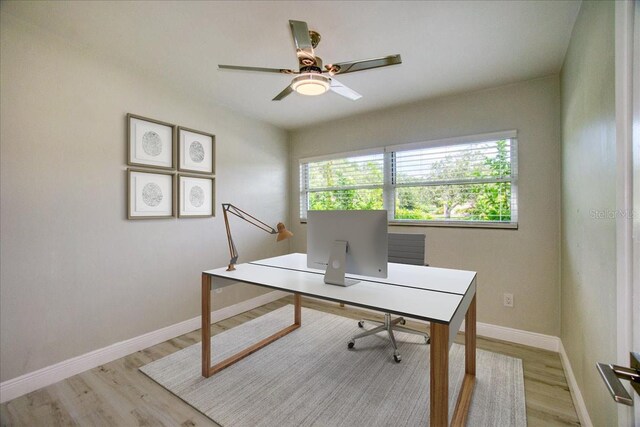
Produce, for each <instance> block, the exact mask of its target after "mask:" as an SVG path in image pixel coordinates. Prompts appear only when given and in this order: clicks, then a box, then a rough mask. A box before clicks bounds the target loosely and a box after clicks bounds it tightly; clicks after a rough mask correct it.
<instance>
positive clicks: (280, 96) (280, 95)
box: [272, 85, 293, 101]
mask: <svg viewBox="0 0 640 427" xmlns="http://www.w3.org/2000/svg"><path fill="white" fill-rule="evenodd" d="M291 92H293V88H292V87H291V85H289V86H287V87H286V88H284V90H283V91H282V92H280V93H279V94H277V95H276V97H275V98H273V99H272V101H280V100H281V99H282V98H284V97H285V96H287V95H289V94H290V93H291Z"/></svg>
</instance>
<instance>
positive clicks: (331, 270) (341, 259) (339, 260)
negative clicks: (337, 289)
mask: <svg viewBox="0 0 640 427" xmlns="http://www.w3.org/2000/svg"><path fill="white" fill-rule="evenodd" d="M348 248H349V246H348V244H347V242H346V241H344V240H336V241H335V242H333V246H332V247H331V253H330V254H329V263H328V264H327V270H326V271H325V273H324V283H327V284H329V285H338V286H351V285H355V284H356V283H358V282H359V280H353V279H347V278H345V277H344V274H345V272H346V267H347V251H348Z"/></svg>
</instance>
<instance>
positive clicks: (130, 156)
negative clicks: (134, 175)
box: [127, 114, 176, 170]
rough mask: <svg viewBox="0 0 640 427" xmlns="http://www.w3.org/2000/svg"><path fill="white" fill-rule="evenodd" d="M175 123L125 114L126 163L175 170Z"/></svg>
mask: <svg viewBox="0 0 640 427" xmlns="http://www.w3.org/2000/svg"><path fill="white" fill-rule="evenodd" d="M175 140H176V125H173V124H171V123H165V122H161V121H159V120H154V119H150V118H147V117H142V116H137V115H135V114H127V163H128V164H129V165H131V166H143V167H152V168H158V169H168V170H175V164H176V162H175V157H176V156H175V150H176V149H175V145H176V143H175Z"/></svg>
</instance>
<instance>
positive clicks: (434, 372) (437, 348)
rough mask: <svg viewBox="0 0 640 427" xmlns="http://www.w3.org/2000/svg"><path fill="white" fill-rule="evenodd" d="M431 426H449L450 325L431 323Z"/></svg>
mask: <svg viewBox="0 0 640 427" xmlns="http://www.w3.org/2000/svg"><path fill="white" fill-rule="evenodd" d="M429 405H430V408H431V409H430V414H429V425H430V426H431V427H441V426H447V425H448V424H449V421H448V419H449V325H444V324H442V323H435V322H433V323H431V370H430V380H429Z"/></svg>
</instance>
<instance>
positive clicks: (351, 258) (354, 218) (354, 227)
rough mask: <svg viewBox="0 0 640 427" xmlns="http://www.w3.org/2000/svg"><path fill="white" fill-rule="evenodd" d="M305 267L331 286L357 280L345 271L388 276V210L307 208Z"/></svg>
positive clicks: (373, 275)
mask: <svg viewBox="0 0 640 427" xmlns="http://www.w3.org/2000/svg"><path fill="white" fill-rule="evenodd" d="M307 267H309V268H319V269H322V270H325V276H324V282H325V283H328V284H331V285H340V286H350V285H353V284H355V283H357V280H351V279H348V280H347V279H345V277H344V275H345V273H349V274H358V275H361V276H372V277H387V211H384V210H368V211H308V212H307Z"/></svg>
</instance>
